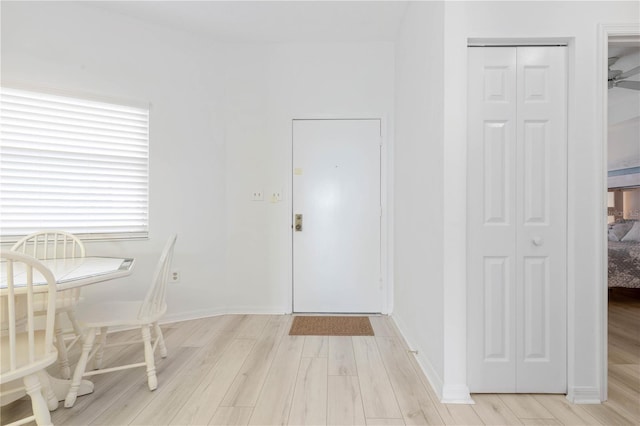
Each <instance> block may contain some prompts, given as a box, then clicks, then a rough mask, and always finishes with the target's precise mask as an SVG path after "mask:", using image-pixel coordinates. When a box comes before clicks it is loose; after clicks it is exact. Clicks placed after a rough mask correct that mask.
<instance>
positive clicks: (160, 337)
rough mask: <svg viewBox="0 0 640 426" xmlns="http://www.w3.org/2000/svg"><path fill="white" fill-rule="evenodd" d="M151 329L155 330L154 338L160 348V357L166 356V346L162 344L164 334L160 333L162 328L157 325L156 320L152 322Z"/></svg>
mask: <svg viewBox="0 0 640 426" xmlns="http://www.w3.org/2000/svg"><path fill="white" fill-rule="evenodd" d="M153 329H154V330H155V332H156V339H158V347H159V348H160V356H161V357H162V358H166V357H167V346H166V345H165V344H164V336H163V335H162V330H161V329H160V326H159V325H158V321H156V322H154V323H153Z"/></svg>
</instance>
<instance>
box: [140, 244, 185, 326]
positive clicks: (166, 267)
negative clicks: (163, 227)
mask: <svg viewBox="0 0 640 426" xmlns="http://www.w3.org/2000/svg"><path fill="white" fill-rule="evenodd" d="M177 238H178V236H177V235H176V234H173V235H171V236H170V237H169V239H168V240H167V243H166V244H165V246H164V250H162V254H161V255H160V260H158V265H157V266H156V270H155V272H154V274H153V280H152V281H151V286H150V287H149V290H147V295H146V296H145V298H144V302H143V303H142V306H141V307H140V311H139V312H138V319H139V320H149V321H156V320H157V318H159V317H160V316H161V315H162V314H164V312H165V311H166V310H167V302H166V289H167V281H168V280H169V274H170V273H171V261H172V260H173V248H174V247H175V245H176V239H177Z"/></svg>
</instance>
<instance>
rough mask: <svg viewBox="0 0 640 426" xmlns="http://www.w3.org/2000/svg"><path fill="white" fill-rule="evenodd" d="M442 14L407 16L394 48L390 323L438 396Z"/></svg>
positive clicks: (417, 11)
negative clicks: (392, 293) (415, 353)
mask: <svg viewBox="0 0 640 426" xmlns="http://www.w3.org/2000/svg"><path fill="white" fill-rule="evenodd" d="M443 12H444V6H443V4H442V3H440V2H415V3H411V4H410V5H409V7H408V8H407V12H406V15H405V19H404V21H403V24H402V29H401V32H400V34H399V36H398V40H397V44H396V57H395V61H396V75H395V81H396V86H395V90H396V92H395V107H396V115H395V146H394V149H395V150H394V157H395V163H396V166H395V185H394V197H395V221H394V233H395V256H394V272H395V273H394V291H395V309H394V313H393V318H394V320H395V321H396V324H397V325H398V327H399V328H400V330H401V331H402V333H403V334H404V336H405V338H406V339H407V341H408V343H409V345H410V346H411V347H412V349H414V350H417V351H418V361H419V363H420V365H421V366H422V368H423V370H424V371H425V373H426V374H427V377H428V378H429V380H430V382H431V383H432V385H433V386H434V389H436V390H437V391H438V392H441V389H442V381H443V374H444V359H443V356H444V352H443V350H442V348H443V344H444V312H443V282H442V279H443V277H442V264H443V252H442V245H443V222H444V217H443V213H444V209H443V199H444V194H443V186H442V179H443V171H444V164H443V161H442V160H443V144H442V137H443V126H444V122H443V118H444V115H443V109H442V105H443V102H444V89H443V84H442V83H443V79H444V68H443V67H442V61H443V59H444V51H443V48H444V45H443V30H444V28H443V19H442V18H443Z"/></svg>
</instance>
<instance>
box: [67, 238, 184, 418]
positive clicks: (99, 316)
mask: <svg viewBox="0 0 640 426" xmlns="http://www.w3.org/2000/svg"><path fill="white" fill-rule="evenodd" d="M176 238H177V235H175V234H174V235H172V236H171V237H169V240H168V241H167V243H166V245H165V247H164V250H163V251H162V254H161V255H160V260H159V261H158V264H157V266H156V270H155V273H154V275H153V280H152V281H151V285H150V286H149V289H148V290H147V294H146V297H145V298H144V300H143V301H132V302H129V301H126V302H102V303H93V304H88V303H87V304H85V303H81V304H80V305H79V306H78V309H77V312H76V313H77V318H78V322H79V323H80V324H81V325H82V326H83V327H85V329H86V332H85V335H84V342H83V345H82V354H81V355H80V359H79V360H78V364H77V365H76V368H75V371H74V373H73V379H72V380H71V387H70V389H69V393H68V394H67V397H66V399H65V402H64V406H65V407H73V404H74V403H75V401H76V398H77V396H78V387H79V386H80V382H81V380H82V378H83V377H87V376H93V375H96V374H103V373H110V372H112V371H119V370H124V369H129V368H136V367H144V366H146V371H147V383H148V385H149V389H150V390H155V389H156V388H157V387H158V379H157V377H156V366H155V360H154V353H155V350H156V348H157V347H159V348H160V356H162V358H165V357H166V356H167V348H166V346H165V344H164V338H163V336H162V331H161V330H160V326H159V325H158V320H159V319H160V318H161V317H162V315H164V313H165V312H166V311H167V304H166V300H165V299H166V297H165V296H166V285H167V280H168V279H169V273H170V269H171V261H172V259H173V249H174V247H175V243H176ZM109 327H121V328H128V329H130V328H131V327H140V329H141V332H142V340H136V341H133V342H131V341H128V342H124V343H115V344H112V345H107V331H108V328H109ZM151 328H153V331H154V333H155V341H153V342H152V338H151ZM98 331H100V334H99V336H98V339H97V342H96V335H97V332H98ZM94 343H96V344H95V347H94ZM132 343H143V346H144V362H139V363H134V364H127V365H121V366H117V367H111V368H105V369H101V368H102V356H103V353H104V349H105V348H107V347H112V346H122V345H130V344H132ZM92 359H93V361H94V367H95V368H97V370H94V371H86V369H87V362H88V361H89V360H92Z"/></svg>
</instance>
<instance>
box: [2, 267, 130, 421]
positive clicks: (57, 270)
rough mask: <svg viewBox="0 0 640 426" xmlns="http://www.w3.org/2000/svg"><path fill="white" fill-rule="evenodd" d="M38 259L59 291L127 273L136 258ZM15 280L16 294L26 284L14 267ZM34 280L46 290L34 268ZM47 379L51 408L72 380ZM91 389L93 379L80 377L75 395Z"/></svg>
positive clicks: (24, 275) (64, 395) (66, 390)
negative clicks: (49, 386)
mask: <svg viewBox="0 0 640 426" xmlns="http://www.w3.org/2000/svg"><path fill="white" fill-rule="evenodd" d="M40 261H41V262H42V263H43V264H44V265H45V266H46V267H47V268H49V270H50V271H51V272H52V273H53V276H54V278H55V280H56V289H57V290H58V291H62V290H69V289H72V288H77V287H82V286H86V285H90V284H96V283H100V282H104V281H109V280H114V279H117V278H122V277H126V276H127V275H130V274H131V272H133V267H134V264H135V259H133V258H120V257H102V256H87V257H77V258H73V259H71V258H69V259H67V258H61V259H44V260H40ZM16 266H17V265H16ZM0 268H4V262H1V264H0ZM2 277H3V278H2V279H0V295H1V294H2V290H3V289H6V288H7V282H6V274H2ZM21 277H24V278H23V279H24V281H23V282H21ZM14 283H15V291H16V294H19V292H20V290H19V287H20V286H21V285H22V286H26V272H21V271H19V270H18V271H14ZM33 283H34V291H35V292H38V290H39V289H38V287H41V289H42V290H41V291H42V292H46V291H47V286H46V285H45V284H46V281H45V280H44V277H42V275H41V274H39V273H38V272H37V271H34V276H33ZM49 382H50V384H51V390H52V391H53V394H54V395H55V398H56V401H55V404H54V401H53V400H52V399H51V398H47V400H48V402H49V409H50V410H54V409H55V408H57V402H58V401H64V399H65V398H66V396H67V392H68V391H69V387H70V386H71V380H66V379H60V378H58V377H54V376H51V375H49ZM91 392H93V382H91V381H90V380H82V383H81V384H80V389H79V391H78V396H81V395H86V394H89V393H91Z"/></svg>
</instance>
